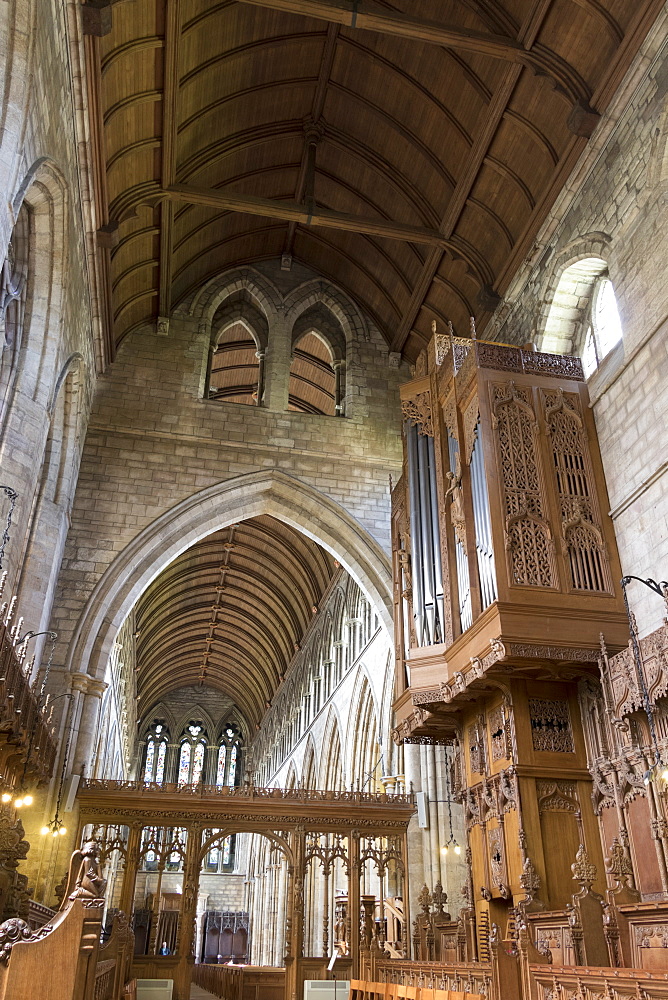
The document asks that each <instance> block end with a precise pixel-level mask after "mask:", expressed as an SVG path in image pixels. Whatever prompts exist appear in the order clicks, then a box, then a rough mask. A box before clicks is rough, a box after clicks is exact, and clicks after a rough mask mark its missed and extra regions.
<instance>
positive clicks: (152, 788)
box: [79, 778, 415, 805]
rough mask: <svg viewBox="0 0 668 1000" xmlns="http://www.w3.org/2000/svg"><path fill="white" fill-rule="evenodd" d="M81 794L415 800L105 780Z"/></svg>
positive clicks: (87, 784)
mask: <svg viewBox="0 0 668 1000" xmlns="http://www.w3.org/2000/svg"><path fill="white" fill-rule="evenodd" d="M79 787H80V789H81V791H86V792H95V791H100V792H121V791H132V792H135V793H137V794H138V795H142V794H146V795H152V794H155V793H156V792H160V793H162V794H169V795H175V794H176V795H183V796H191V797H196V798H209V797H213V798H225V797H229V796H231V797H233V798H235V799H250V800H255V799H280V800H281V801H285V802H349V803H354V804H356V805H364V804H369V805H371V804H381V805H384V804H386V803H396V804H397V805H412V804H413V803H414V801H415V797H414V795H413V794H412V793H409V794H404V793H392V792H389V793H386V792H355V791H353V792H346V791H325V790H323V789H318V788H315V789H314V788H261V787H259V786H257V785H238V786H236V787H233V788H231V787H228V786H227V785H202V784H194V785H188V784H178V783H177V782H164V783H162V784H156V783H155V782H148V783H146V782H143V781H120V780H112V779H108V778H87V779H85V780H83V781H82V782H81V784H80V786H79Z"/></svg>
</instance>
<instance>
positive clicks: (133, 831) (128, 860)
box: [120, 823, 143, 919]
mask: <svg viewBox="0 0 668 1000" xmlns="http://www.w3.org/2000/svg"><path fill="white" fill-rule="evenodd" d="M142 829H143V827H142V824H141V823H133V824H132V825H131V826H130V833H129V836H128V846H127V849H126V852H125V865H124V866H123V885H122V887H121V898H120V909H121V910H123V912H124V913H125V914H126V915H127V917H128V919H129V918H130V917H131V916H132V911H133V909H134V896H135V882H136V879H137V869H138V868H139V849H140V847H141V834H142Z"/></svg>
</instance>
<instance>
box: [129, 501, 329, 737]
mask: <svg viewBox="0 0 668 1000" xmlns="http://www.w3.org/2000/svg"><path fill="white" fill-rule="evenodd" d="M335 569H336V564H335V562H334V560H333V558H332V557H331V556H330V555H329V554H328V553H327V552H325V550H324V549H322V548H320V546H319V545H317V544H316V543H315V542H312V541H311V540H310V539H308V538H306V536H305V535H302V534H301V533H300V532H298V531H296V530H295V529H293V528H291V527H289V526H288V525H286V524H284V523H283V522H282V521H278V520H276V518H273V517H269V516H264V517H257V518H253V519H252V520H249V521H243V522H242V523H241V524H238V525H233V526H231V527H230V528H225V529H223V530H221V531H217V532H214V533H213V534H211V535H208V536H207V537H206V538H204V539H202V540H201V541H200V542H198V543H197V544H196V545H193V546H192V547H191V548H189V549H187V550H186V551H185V552H183V553H182V554H181V555H180V556H178V557H177V558H176V559H175V560H174V561H173V562H172V563H170V565H169V566H168V567H167V568H166V569H165V570H163V572H162V573H161V574H160V575H159V576H158V577H157V578H156V579H155V580H154V581H153V583H152V584H151V585H150V587H148V589H147V590H146V591H145V593H144V594H143V595H142V597H141V598H140V600H139V601H138V603H137V606H136V610H135V622H136V629H137V633H138V635H137V695H138V701H139V703H138V712H139V715H140V716H142V715H143V714H144V712H145V711H146V710H147V709H148V708H150V706H151V705H153V704H155V702H156V701H159V700H160V699H161V698H163V697H164V696H165V695H166V694H168V693H169V692H170V691H174V690H177V689H178V688H180V687H183V686H185V685H188V684H192V683H193V681H194V680H196V679H197V678H198V679H199V683H200V685H205V684H206V685H208V686H209V687H214V688H216V689H218V690H220V691H222V692H224V693H225V694H227V695H229V696H230V697H231V698H232V699H233V700H234V702H235V704H236V705H237V707H238V709H239V711H240V712H241V713H242V714H243V716H244V717H245V719H246V720H247V722H248V724H249V725H250V726H254V725H256V724H258V723H259V721H260V719H261V718H262V715H263V714H264V711H265V709H266V707H267V706H268V704H269V703H270V702H271V699H272V698H273V696H274V693H275V691H276V688H277V687H278V685H279V684H280V682H281V679H282V677H283V676H284V675H285V672H286V670H287V667H288V664H289V663H290V661H291V659H292V657H293V656H294V654H295V651H296V649H298V647H299V644H300V642H301V640H302V637H303V635H304V633H305V631H306V629H307V628H308V626H309V624H310V622H311V621H312V619H313V617H314V615H315V613H316V610H317V608H318V606H319V604H320V602H321V599H322V596H323V594H324V592H325V590H326V589H327V586H328V585H329V582H330V580H331V579H332V576H333V575H334V572H335Z"/></svg>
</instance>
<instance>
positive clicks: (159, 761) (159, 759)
mask: <svg viewBox="0 0 668 1000" xmlns="http://www.w3.org/2000/svg"><path fill="white" fill-rule="evenodd" d="M167 740H168V736H167V731H166V729H165V726H164V723H162V722H159V721H156V722H154V723H153V725H152V727H151V729H150V731H149V734H148V738H147V740H146V755H145V757H144V782H145V783H146V784H147V785H150V784H151V783H154V784H156V785H161V784H162V783H163V781H164V779H165V759H166V756H167Z"/></svg>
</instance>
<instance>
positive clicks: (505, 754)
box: [488, 705, 511, 761]
mask: <svg viewBox="0 0 668 1000" xmlns="http://www.w3.org/2000/svg"><path fill="white" fill-rule="evenodd" d="M488 721H489V738H490V743H491V745H492V760H493V761H496V760H510V759H511V754H510V732H509V725H508V720H507V718H506V713H505V709H504V707H503V705H497V706H496V708H493V709H492V711H491V712H490V713H489V716H488Z"/></svg>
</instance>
